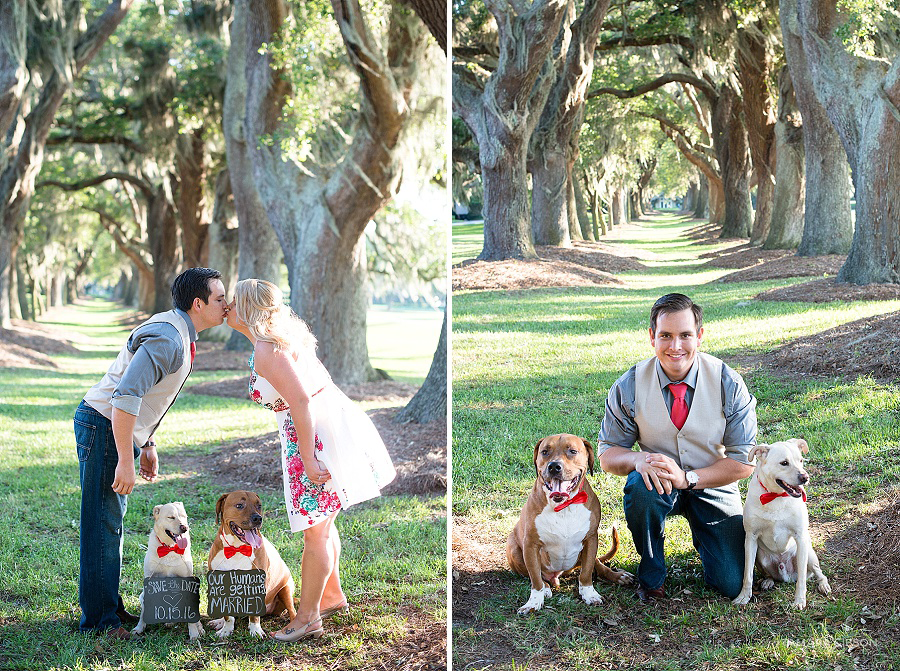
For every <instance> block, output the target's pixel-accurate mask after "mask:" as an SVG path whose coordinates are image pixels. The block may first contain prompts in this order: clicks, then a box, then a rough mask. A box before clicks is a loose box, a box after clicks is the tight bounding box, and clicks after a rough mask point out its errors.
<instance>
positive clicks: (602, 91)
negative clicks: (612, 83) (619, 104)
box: [586, 72, 718, 99]
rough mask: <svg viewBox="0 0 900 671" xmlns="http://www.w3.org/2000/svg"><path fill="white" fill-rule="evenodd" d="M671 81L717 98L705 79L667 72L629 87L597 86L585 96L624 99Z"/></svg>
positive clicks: (635, 96) (648, 91)
mask: <svg viewBox="0 0 900 671" xmlns="http://www.w3.org/2000/svg"><path fill="white" fill-rule="evenodd" d="M672 82H683V83H685V84H690V85H691V86H694V87H696V88H698V89H700V90H701V91H703V93H704V94H706V95H707V96H708V97H709V98H711V99H716V98H718V94H717V93H716V90H715V89H714V88H713V87H712V86H711V85H710V84H709V83H708V82H706V81H705V80H703V79H700V78H699V77H696V76H694V75H688V74H680V73H677V72H675V73H669V74H665V75H661V76H659V77H657V78H656V79H654V80H652V81H649V82H646V83H644V84H641V85H640V86H635V87H633V88H630V89H613V88H599V89H594V90H593V91H590V92H589V93H588V94H587V96H586V97H587V98H588V99H590V98H596V97H598V96H602V95H613V96H616V97H617V98H621V99H625V98H637V97H638V96H642V95H644V94H645V93H650V92H651V91H655V90H656V89H658V88H661V87H663V86H665V85H666V84H671V83H672Z"/></svg>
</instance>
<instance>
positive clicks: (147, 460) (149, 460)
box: [140, 444, 159, 482]
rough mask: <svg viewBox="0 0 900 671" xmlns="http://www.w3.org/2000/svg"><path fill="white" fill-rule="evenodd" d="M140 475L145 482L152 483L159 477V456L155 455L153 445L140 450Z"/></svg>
mask: <svg viewBox="0 0 900 671" xmlns="http://www.w3.org/2000/svg"><path fill="white" fill-rule="evenodd" d="M140 474H141V477H142V478H144V480H146V481H147V482H153V481H154V480H156V478H157V476H158V475H159V456H158V455H157V454H156V445H155V444H153V445H145V446H144V447H142V448H141V470H140Z"/></svg>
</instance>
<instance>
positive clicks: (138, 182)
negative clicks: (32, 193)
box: [34, 172, 153, 199]
mask: <svg viewBox="0 0 900 671" xmlns="http://www.w3.org/2000/svg"><path fill="white" fill-rule="evenodd" d="M112 179H118V180H120V181H122V182H128V183H129V184H134V185H135V186H136V187H137V188H139V189H140V190H141V192H142V193H143V194H144V195H145V196H146V197H147V198H148V199H149V198H150V197H152V196H153V189H152V188H151V187H150V185H149V184H147V182H145V181H144V180H142V179H139V178H138V177H135V176H134V175H129V174H128V173H125V172H108V173H106V174H104V175H99V176H97V177H90V178H88V179H83V180H81V181H80V182H69V183H66V182H60V181H59V180H55V179H45V180H43V181H41V182H38V183H37V184H35V186H34V188H35V189H42V188H44V187H46V186H55V187H58V188H60V189H62V190H63V191H82V190H83V189H87V188H89V187H92V186H97V185H98V184H102V183H103V182H108V181H110V180H112Z"/></svg>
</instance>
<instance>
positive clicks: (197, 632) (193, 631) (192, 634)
mask: <svg viewBox="0 0 900 671" xmlns="http://www.w3.org/2000/svg"><path fill="white" fill-rule="evenodd" d="M205 633H206V631H205V630H204V629H203V625H202V624H200V623H199V622H189V623H188V637H189V638H190V639H191V640H192V641H196V640H197V639H198V638H200V637H201V636H203V634H205Z"/></svg>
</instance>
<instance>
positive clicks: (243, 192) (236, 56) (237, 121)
mask: <svg viewBox="0 0 900 671" xmlns="http://www.w3.org/2000/svg"><path fill="white" fill-rule="evenodd" d="M249 11H250V10H249V4H248V2H247V1H246V0H242V1H240V2H235V4H234V14H233V18H232V22H231V46H230V48H229V49H228V65H227V68H228V69H227V78H226V82H225V101H224V104H223V111H222V128H223V134H224V135H225V155H226V157H227V160H228V176H229V180H230V183H231V192H232V194H233V197H234V210H235V212H236V214H237V219H238V228H237V231H236V233H237V277H236V278H235V279H236V280H245V279H250V278H255V279H260V280H266V281H268V282H272V283H274V284H278V283H279V282H280V280H281V262H282V252H281V245H280V243H279V242H278V236H277V235H275V229H273V228H272V225H271V224H270V223H269V215H268V214H266V210H265V208H264V207H263V203H262V200H261V199H260V196H259V190H258V188H257V186H256V180H255V178H254V175H253V167H252V165H251V162H250V154H249V151H250V146H249V144H248V143H251V142H256V140H255V139H254V138H249V137H247V136H246V135H245V124H244V119H245V115H246V102H247V76H246V66H247V53H248V49H249V47H248V44H247V14H248V12H249ZM266 76H270V75H266ZM213 267H215V268H216V269H217V270H220V271H221V268H218V266H213ZM229 295H230V294H229ZM251 346H252V345H251V344H250V342H249V341H248V340H247V339H246V338H245V337H244V336H242V335H241V334H240V333H238V332H237V331H231V332H230V337H229V339H228V342H227V344H226V345H225V349H227V350H231V351H244V350H249V349H250V347H251Z"/></svg>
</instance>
